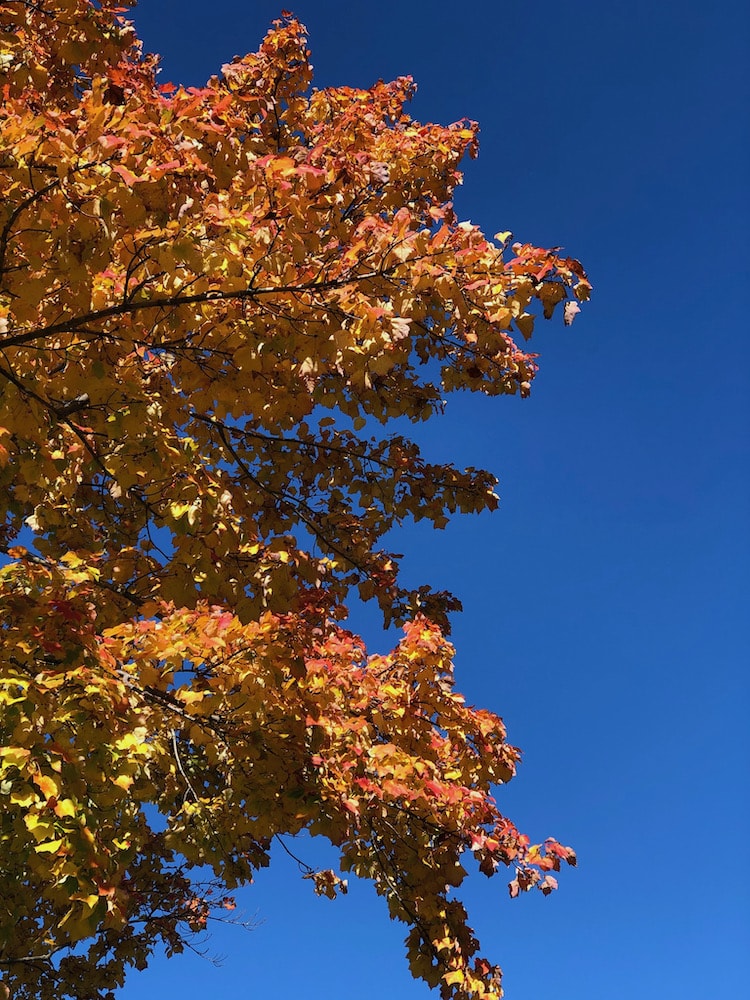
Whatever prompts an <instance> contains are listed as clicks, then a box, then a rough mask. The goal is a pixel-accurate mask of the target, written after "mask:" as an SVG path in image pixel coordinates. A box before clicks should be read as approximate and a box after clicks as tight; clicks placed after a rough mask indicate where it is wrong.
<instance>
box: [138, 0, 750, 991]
mask: <svg viewBox="0 0 750 1000" xmlns="http://www.w3.org/2000/svg"><path fill="white" fill-rule="evenodd" d="M285 3H286V5H287V6H292V7H293V10H294V12H295V13H296V14H297V15H298V16H299V17H300V18H301V19H302V20H303V21H304V22H305V23H306V24H307V26H308V28H309V31H310V47H311V49H312V59H313V63H314V66H315V72H316V83H317V84H318V85H319V86H329V85H335V84H344V85H350V86H368V85H369V84H371V83H373V82H374V81H375V80H377V79H378V78H381V77H382V78H385V79H389V78H393V77H395V76H398V75H403V74H410V75H412V76H413V77H414V78H415V79H416V81H417V83H418V85H419V92H418V94H417V97H416V99H415V100H414V102H413V106H412V113H413V114H414V116H415V117H417V118H418V119H420V120H422V121H438V122H441V123H447V122H450V121H454V120H456V119H459V118H462V117H469V118H473V119H477V120H478V121H479V122H480V124H481V126H482V132H481V153H480V157H479V159H478V160H477V161H476V162H471V163H468V164H467V166H466V178H465V185H464V187H463V188H462V190H461V191H460V196H459V198H458V200H457V206H458V211H459V214H460V215H461V216H462V217H463V218H468V219H471V221H472V222H475V223H476V224H478V225H480V226H481V227H482V228H483V229H484V230H485V231H486V232H487V233H494V232H496V231H498V230H507V229H510V230H512V231H513V232H514V234H515V236H516V238H518V239H522V240H524V241H529V242H534V243H536V244H538V245H541V246H552V245H559V244H562V245H564V246H565V248H566V250H567V251H568V252H569V253H571V254H573V255H575V256H577V257H579V258H580V259H581V260H582V261H583V262H584V264H585V266H586V267H587V269H588V271H589V274H590V277H591V279H592V281H593V284H594V298H593V300H592V302H591V304H590V305H588V306H586V307H585V309H584V310H583V312H582V313H581V314H580V316H579V317H578V318H577V320H576V322H575V324H574V325H573V326H572V327H571V328H570V329H566V328H564V327H563V326H562V324H561V323H560V322H559V321H555V322H554V323H550V324H541V323H540V324H538V326H537V333H536V335H535V340H534V344H535V349H536V350H538V351H539V353H540V355H541V359H540V360H541V366H542V370H541V373H540V375H539V376H538V378H537V380H536V382H535V385H534V389H533V392H532V396H531V398H530V399H528V400H523V401H522V400H517V399H503V398H501V399H497V400H482V399H478V398H472V397H469V396H467V395H458V396H455V397H453V398H451V399H450V402H449V406H448V410H447V414H446V417H445V419H444V420H443V422H442V423H441V424H437V425H436V426H434V427H430V428H427V429H425V431H424V435H423V437H422V438H421V440H422V444H423V447H424V450H425V451H426V452H427V454H428V455H429V457H430V458H431V459H433V460H440V459H443V460H454V461H455V462H456V463H457V464H460V465H476V466H480V467H486V468H489V469H491V470H492V471H493V472H495V473H496V474H497V475H498V476H499V477H500V493H501V497H502V503H501V506H500V510H499V511H498V512H497V513H496V514H494V515H493V516H482V517H478V518H473V519H471V518H469V519H464V520H462V521H459V522H455V523H454V524H453V525H452V526H451V527H449V528H448V529H447V530H446V531H445V532H441V533H439V534H437V533H434V532H428V531H425V530H421V529H414V528H410V529H408V530H405V531H404V532H403V536H400V537H399V538H398V541H397V542H394V547H395V548H397V550H400V551H404V552H405V553H406V554H407V555H406V558H405V560H404V572H405V574H406V577H407V578H408V579H410V580H413V582H414V583H415V584H420V583H423V582H426V581H429V582H431V583H432V584H433V585H434V586H435V587H436V588H438V589H439V588H442V587H447V588H450V589H451V590H453V591H454V592H455V593H457V594H458V595H459V596H460V597H461V599H462V600H463V602H464V607H465V611H464V613H463V615H461V616H460V617H459V619H458V620H457V621H456V624H455V629H454V640H455V642H456V645H457V649H458V653H457V673H458V686H459V689H460V690H462V691H464V692H465V693H466V694H467V696H468V698H469V700H470V701H472V702H474V703H476V704H479V705H482V706H484V707H487V708H491V709H493V710H495V711H497V712H499V713H500V714H501V715H502V716H503V717H504V719H505V721H506V724H507V725H508V729H509V733H510V738H511V741H512V742H514V743H516V744H518V745H519V746H521V747H522V748H523V750H524V762H523V765H522V767H521V770H520V773H519V775H518V777H517V778H516V780H515V781H514V782H513V783H512V784H511V785H510V786H509V787H507V788H504V789H502V791H501V793H500V795H499V802H500V805H501V807H502V808H504V809H505V810H506V811H507V813H508V814H509V815H510V816H511V818H513V819H514V820H515V821H516V822H517V824H518V825H519V826H520V828H521V829H523V830H525V831H526V832H527V833H529V834H530V835H531V836H532V838H533V839H534V840H539V839H543V838H544V837H545V836H547V835H554V836H555V837H557V838H558V839H559V840H561V841H562V842H563V843H566V844H572V845H574V846H575V847H576V849H577V850H578V854H579V864H580V867H579V868H578V870H576V871H573V870H570V869H569V870H566V871H565V872H564V873H563V875H562V877H561V879H560V884H561V888H560V891H559V892H557V893H553V895H552V896H550V897H549V898H543V897H541V895H539V894H535V895H534V896H526V897H523V898H521V899H517V900H510V899H509V898H508V895H507V891H506V889H505V881H504V880H502V879H501V878H496V879H493V880H492V881H487V880H486V879H484V878H483V877H482V876H481V875H479V874H478V873H477V874H473V875H472V877H471V878H470V880H469V881H468V883H466V884H465V886H464V888H463V890H462V892H463V898H464V899H465V900H466V902H467V904H468V906H469V910H470V913H471V915H472V917H473V923H474V926H475V928H476V929H477V930H478V932H479V934H480V938H481V940H482V943H483V953H484V954H486V955H487V956H488V957H489V958H491V959H493V960H495V961H499V962H500V963H501V964H502V966H503V968H504V970H505V981H504V985H505V989H506V996H507V997H508V998H509V1000H626V998H627V1000H632V998H634V997H638V998H639V1000H665V998H667V1000H669V998H672V997H674V998H679V1000H704V998H706V997H710V998H712V1000H717V998H718V1000H723V998H727V1000H729V998H732V1000H734V998H737V997H739V996H741V995H742V993H743V992H744V989H746V982H747V978H748V973H749V972H750V963H748V960H747V957H746V955H747V951H746V946H747V941H748V932H749V931H750V892H749V891H748V890H749V889H750V879H749V877H748V866H747V863H746V861H745V857H744V852H745V850H746V844H747V834H748V830H749V829H750V807H749V803H748V795H747V776H748V763H749V762H750V741H749V740H748V723H747V719H748V711H749V710H750V693H749V689H748V679H747V677H748V670H747V664H748V662H750V657H749V656H748V653H749V652H750V642H749V641H748V640H749V639H750V636H749V635H748V632H749V629H748V622H750V611H749V609H748V600H747V593H748V588H747V584H748V575H749V574H748V567H750V536H749V535H748V527H747V524H748V513H750V461H749V459H750V455H749V454H748V451H749V449H748V430H750V392H749V391H748V390H749V389H750V380H749V377H748V371H749V366H748V362H749V361H750V350H749V348H748V337H747V333H748V319H747V314H748V304H749V298H748V295H749V293H750V282H748V263H747V261H748V251H747V246H746V241H747V234H748V230H749V228H750V210H749V207H748V196H747V184H748V180H749V179H750V154H749V149H750V130H749V129H748V117H747V110H746V109H747V106H748V97H749V96H750V86H749V83H748V72H747V69H746V68H745V67H746V66H747V52H748V51H750V16H749V15H748V12H747V8H746V7H745V5H744V4H742V3H740V2H738V0H724V2H722V3H720V4H719V3H708V4H707V3H705V2H702V3H697V2H695V0H682V2H679V3H678V2H676V0H667V2H661V3H660V2H654V0H648V2H646V0H628V2H620V0H605V2H602V0H581V2H579V3H578V4H575V5H563V4H559V3H551V2H549V0H536V2H535V3H533V4H531V3H522V2H520V0H511V2H505V3H502V2H501V3H497V2H494V3H493V2H489V0H480V2H470V3H463V4H456V3H447V2H444V0H431V2H427V0H411V2H410V3H408V2H404V3H399V2H395V0H379V2H374V0H367V2H365V0H349V2H347V3H343V2H334V0H297V2H296V4H292V0H285ZM281 6H283V4H282V3H281V0H279V2H278V3H276V2H269V0H211V2H210V3H207V2H206V0H142V2H141V3H140V5H139V7H138V8H137V9H136V11H135V14H134V19H135V22H136V25H137V26H138V28H139V31H140V34H141V36H142V37H143V38H144V40H145V45H146V48H147V49H148V50H151V51H157V52H160V53H161V54H162V56H163V66H164V71H163V79H164V80H165V81H166V80H173V81H174V82H180V83H186V84H201V83H202V82H204V81H205V80H206V79H207V77H208V76H210V75H211V74H213V73H215V72H217V71H218V69H219V67H220V65H221V64H222V63H223V62H227V61H229V60H230V59H231V57H232V56H233V55H235V54H241V53H244V52H246V51H250V50H253V49H255V48H257V45H258V43H259V42H260V40H261V38H262V36H263V34H264V33H265V31H266V29H267V27H268V25H269V23H270V21H271V20H272V19H273V18H274V17H276V16H278V14H279V13H280V9H281ZM353 625H354V626H356V627H358V628H361V629H362V630H363V631H364V633H365V635H366V636H367V638H368V640H369V641H370V643H371V645H372V647H373V649H380V650H383V649H385V648H386V647H388V646H389V642H390V640H389V639H387V638H383V637H382V636H380V635H379V634H378V631H377V628H376V625H375V619H374V617H373V616H372V615H369V614H363V613H358V614H357V615H356V616H355V618H354V619H353ZM294 849H295V850H297V851H298V853H300V855H301V856H302V857H304V858H305V860H307V861H311V862H312V863H317V862H322V863H325V859H326V858H327V857H329V856H328V855H327V854H326V852H325V851H324V850H323V849H322V848H321V847H320V846H318V845H317V844H315V843H312V842H309V843H304V842H299V841H298V842H297V843H295V844H294ZM239 904H240V910H241V911H243V912H244V914H245V917H246V918H247V919H249V920H252V921H253V922H254V923H255V924H256V925H257V926H256V927H255V929H254V930H253V931H251V932H247V931H244V930H240V929H237V928H229V927H227V928H224V927H219V928H218V929H217V930H215V931H214V933H213V935H212V937H211V939H210V940H209V941H207V942H206V949H207V951H208V954H209V955H213V956H216V955H219V956H221V957H223V962H222V964H221V966H220V967H219V968H215V967H214V966H213V965H211V964H210V963H209V962H207V961H205V960H202V959H199V958H196V957H194V956H183V957H180V958H176V959H173V960H171V961H166V960H163V959H159V960H156V961H155V962H154V964H153V966H152V968H151V969H149V970H148V971H147V972H145V973H135V972H134V973H133V974H132V975H131V978H130V980H129V982H128V985H127V986H126V988H125V989H124V990H122V991H121V994H120V996H121V998H122V1000H136V998H137V1000H152V998H153V1000H158V998H160V997H161V996H162V995H163V994H164V993H165V991H169V994H170V995H176V996H179V997H180V1000H198V998H203V997H205V996H206V994H207V993H209V995H213V996H216V997H219V998H223V997H230V996H231V997H233V998H248V1000H256V998H257V1000H269V998H276V997H283V998H285V1000H286V998H292V997H294V998H296V997H300V998H304V1000H349V998H350V997H354V998H356V1000H383V997H384V996H387V997H388V998H390V1000H428V998H429V997H430V996H431V995H432V994H430V992H429V991H428V989H427V988H426V986H424V985H423V984H422V983H418V982H415V981H413V980H412V979H411V976H410V974H409V972H408V969H407V966H406V963H405V959H404V955H403V946H402V940H403V936H404V928H403V927H401V926H398V925H394V924H391V923H389V920H388V917H387V914H386V909H385V904H384V902H383V901H382V900H380V899H378V898H377V897H376V896H375V893H374V891H373V890H372V888H371V887H370V886H369V885H367V884H360V885H356V886H355V885H352V886H351V891H350V894H349V896H348V897H345V898H343V899H340V900H338V901H336V902H329V901H328V900H326V899H317V898H315V897H314V896H313V893H312V889H311V886H310V884H309V883H308V882H303V881H302V880H301V879H300V878H299V875H298V873H297V872H296V871H295V867H294V865H293V863H291V862H290V860H289V859H288V858H287V857H284V856H283V855H277V856H275V858H274V862H273V864H272V866H271V868H270V870H269V871H267V872H264V873H262V874H261V876H260V877H259V878H258V880H257V883H256V885H254V886H253V887H251V888H249V889H247V890H244V891H243V892H242V893H240V895H239Z"/></svg>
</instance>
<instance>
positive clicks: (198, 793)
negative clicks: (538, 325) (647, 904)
mask: <svg viewBox="0 0 750 1000" xmlns="http://www.w3.org/2000/svg"><path fill="white" fill-rule="evenodd" d="M128 6H132V4H131V3H129V2H128V0H100V2H97V3H94V2H93V0H34V2H31V0H29V2H23V0H19V2H5V3H3V4H2V5H1V7H0V28H1V32H0V88H1V95H2V100H1V102H0V126H1V128H2V145H1V146H0V194H1V196H2V197H1V198H0V466H1V467H0V479H1V481H2V494H1V498H2V499H1V503H2V524H1V525H0V548H1V549H2V552H3V553H4V557H3V563H2V569H0V592H1V594H2V627H1V628H0V653H1V659H0V663H1V674H0V703H1V704H2V717H1V719H0V728H1V729H2V749H0V795H2V812H1V813H0V840H1V846H0V973H1V974H2V976H3V977H4V982H5V984H6V985H7V986H8V987H10V990H11V995H12V996H13V997H14V1000H23V998H32V997H34V998H41V1000H46V998H52V997H55V998H59V997H63V998H65V997H68V998H84V997H85V998H92V997H100V998H101V997H109V996H111V995H112V994H111V992H110V991H111V990H112V989H113V988H115V987H116V986H117V985H119V984H121V982H122V980H123V976H124V973H125V970H126V969H127V968H128V967H130V966H134V967H135V968H143V967H144V966H145V964H146V963H147V961H148V959H149V956H150V955H151V954H152V952H153V950H154V948H156V947H161V946H166V949H167V951H168V952H169V953H174V952H179V951H180V950H182V948H183V947H184V945H185V943H186V942H189V941H190V939H191V935H192V934H193V933H195V932H197V931H200V929H201V928H203V927H204V926H205V925H206V922H207V920H209V919H210V918H211V916H212V914H214V913H215V912H216V910H217V909H218V910H221V909H222V908H224V909H225V910H226V909H228V908H231V907H232V906H233V902H232V899H231V893H232V890H233V889H234V888H235V887H237V886H239V885H241V884H246V883H249V882H251V881H252V878H253V873H254V872H255V871H256V870H257V869H258V868H259V867H261V866H264V865H267V864H268V862H269V852H270V850H271V847H272V845H273V843H274V841H275V840H277V839H279V838H283V837H284V836H287V835H294V834H297V833H299V832H300V831H305V830H306V831H310V832H312V833H314V834H322V835H323V836H324V837H326V838H327V839H328V840H329V841H330V842H331V843H332V844H333V845H335V847H336V848H337V850H338V853H339V856H340V871H341V872H343V873H346V872H351V873H353V874H354V875H357V876H360V877H363V878H366V879H370V880H372V882H373V883H374V885H375V888H376V890H377V892H378V893H379V894H380V895H382V896H383V897H385V900H386V902H387V906H388V910H389V912H390V915H391V917H393V918H395V919H397V920H400V921H403V922H404V923H405V924H406V925H407V927H408V933H407V937H406V947H407V953H408V959H409V963H410V967H411V970H412V972H413V974H414V975H415V976H420V977H422V978H423V979H425V980H426V981H427V982H428V983H429V984H430V985H433V986H439V987H440V990H441V993H442V996H443V997H444V998H455V1000H467V998H470V997H471V998H478V997H498V996H500V994H501V990H500V973H499V970H498V969H497V968H496V967H495V966H492V965H490V964H489V962H487V961H486V960H485V959H483V958H481V957H478V954H477V948H478V945H477V942H476V940H475V938H474V936H473V933H472V931H471V929H470V927H469V926H468V924H467V917H466V913H465V911H464V908H463V906H462V904H461V903H460V902H459V900H458V899H457V898H456V897H455V894H454V889H455V887H457V886H459V885H460V883H461V882H462V880H463V878H464V876H465V874H466V871H465V869H464V866H463V861H464V860H465V859H466V858H467V857H469V856H470V855H472V854H473V856H474V858H475V859H476V862H477V863H478V867H479V869H480V870H481V871H482V872H483V873H484V874H485V875H488V876H491V875H494V874H495V872H496V871H498V869H503V870H505V869H509V870H510V876H511V882H510V885H511V895H516V894H518V893H519V892H521V891H524V890H528V889H530V888H532V887H536V888H538V889H541V891H542V892H543V893H548V892H550V891H551V889H553V888H554V886H555V880H554V877H553V875H552V874H551V873H552V872H553V871H556V870H557V869H558V868H559V866H560V863H561V861H568V862H574V860H575V859H574V855H573V853H572V851H571V850H570V849H568V848H565V847H562V846H561V845H560V844H559V843H558V842H556V841H554V840H548V841H546V842H544V843H543V844H541V845H532V844H531V843H530V841H529V839H528V838H527V837H526V836H524V835H522V834H520V833H519V832H518V830H517V829H516V828H515V826H514V825H513V823H512V822H511V821H510V820H509V819H507V818H506V817H505V816H504V815H503V814H502V813H501V812H500V811H499V808H498V805H497V803H496V801H495V798H494V797H493V788H494V786H497V785H500V784H502V783H504V782H507V781H508V780H510V778H511V777H512V776H513V774H514V772H515V768H516V764H517V762H518V759H519V753H518V751H517V750H516V749H515V748H514V747H513V746H511V745H509V744H508V743H507V742H506V735H505V730H504V728H503V724H502V722H501V720H500V719H499V718H498V717H497V716H496V715H494V714H492V713H491V712H488V711H484V710H480V709H474V708H469V707H467V706H466V705H465V703H464V701H463V699H462V698H461V696H460V695H459V694H457V693H456V691H455V690H454V687H453V668H452V652H453V651H452V649H451V646H450V645H449V643H448V641H447V639H446V637H445V636H446V633H447V616H448V614H449V613H450V612H451V611H453V610H455V609H456V608H457V607H458V602H457V601H456V600H455V599H454V598H452V597H451V596H450V595H449V594H445V593H433V592H432V591H431V590H430V589H429V588H428V587H416V588H414V587H411V588H410V587H409V586H408V585H406V584H405V583H404V582H403V581H402V579H401V577H400V575H399V568H398V557H397V556H396V555H394V554H393V553H391V552H389V551H388V550H387V542H386V536H387V535H388V533H389V532H390V531H391V529H392V528H394V527H395V526H397V525H399V524H401V523H402V522H403V521H407V520H409V519H411V520H421V519H426V520H428V521H430V522H431V523H432V524H433V525H435V527H442V526H443V525H444V524H445V523H446V521H447V518H448V517H449V516H450V515H451V514H454V513H456V512H475V511H482V510H487V509H493V508H495V506H496V504H497V500H496V497H495V493H494V492H493V487H494V485H495V480H494V478H493V477H492V476H491V475H489V474H488V473H486V472H482V471H479V470H476V469H463V470H462V469H460V468H457V467H456V466H454V465H452V464H444V465H434V464H430V463H428V462H427V461H425V460H424V458H423V457H422V456H421V455H420V451H419V449H418V447H417V446H416V445H415V443H414V442H413V441H412V440H410V439H409V437H408V436H405V435H404V434H403V433H394V432H393V429H394V424H393V422H394V421H398V425H397V428H398V430H399V431H403V428H404V427H405V426H408V422H409V421H411V422H412V423H417V422H419V421H425V420H428V419H431V418H433V417H436V416H438V415H439V414H440V413H441V411H442V409H443V407H444V399H445V397H446V395H447V394H449V393H451V392H453V391H456V390H459V389H469V390H472V391H475V392H480V393H484V394H486V395H490V396H496V395H502V394H521V395H523V396H525V395H527V394H528V392H529V389H530V385H531V382H532V379H533V377H534V373H535V370H536V366H535V361H534V355H532V354H529V353H528V352H527V350H526V349H525V348H524V346H523V340H524V339H528V337H529V336H530V335H531V332H532V327H533V323H534V318H533V317H534V312H535V308H534V307H535V306H537V307H538V308H540V309H541V311H543V313H544V315H545V316H547V317H549V316H551V315H552V313H553V312H554V310H555V308H556V306H558V305H561V306H562V308H563V309H564V313H565V319H566V321H568V322H569V321H570V320H571V319H572V317H573V315H574V313H575V312H576V311H577V309H578V306H577V304H576V303H577V302H578V301H582V300H585V299H586V298H587V297H588V293H589V284H588V282H587V280H586V277H585V274H584V272H583V271H582V269H581V267H580V265H579V264H578V263H577V262H576V261H574V260H570V259H568V258H564V257H562V256H561V255H560V254H559V252H558V251H556V250H544V249H539V248H536V247H534V246H530V245H526V244H524V245H520V244H514V245H513V246H510V245H509V242H510V240H509V234H498V236H497V237H495V240H494V241H493V240H489V239H487V238H486V237H485V236H484V235H483V234H482V233H481V232H480V231H479V229H477V228H476V227H475V226H473V225H471V224H469V223H465V222H459V221H457V219H456V216H455V215H454V211H453V207H452V197H453V192H454V189H455V187H456V185H457V184H458V183H459V182H460V178H461V175H460V173H459V163H460V161H461V159H462V157H463V156H464V155H465V154H466V153H467V152H468V153H469V154H470V155H473V153H474V152H475V150H476V127H475V125H474V124H472V123H470V122H460V123H458V124H454V125H451V126H448V127H443V126H439V125H422V124H420V123H418V122H416V121H414V120H413V119H412V118H411V117H409V115H408V114H407V112H406V111H405V105H406V103H407V102H408V99H409V97H410V96H411V94H412V91H413V84H412V82H411V80H409V79H399V80H396V81H395V82H393V83H387V84H386V83H382V82H381V83H378V84H376V85H375V86H374V87H372V88H371V89H369V90H357V89H351V88H347V87H339V88H335V89H324V90H315V89H312V87H311V71H310V63H309V60H308V51H307V48H306V40H305V33H304V29H303V27H302V26H301V25H300V24H299V23H298V22H297V21H296V20H294V18H292V17H291V16H290V15H284V16H283V18H282V19H281V20H280V21H278V22H276V23H275V24H274V26H273V28H272V30H271V31H270V33H269V34H268V36H267V37H266V39H265V40H264V42H263V44H262V45H261V47H260V50H259V51H258V52H257V53H256V54H254V55H248V56H246V57H244V58H241V59H235V60H234V61H233V62H231V63H228V64H227V65H225V66H223V67H222V69H221V73H220V74H219V75H218V76H215V77H212V78H211V79H210V80H209V81H208V83H207V84H206V85H205V86H204V87H200V88H195V87H182V86H179V87H177V86H173V85H171V84H169V83H163V84H158V83H157V75H156V72H157V60H156V59H155V58H154V57H152V56H147V55H144V54H143V52H142V49H141V46H140V43H139V42H138V40H137V38H136V35H135V33H134V29H133V26H132V24H131V23H129V22H128V21H127V20H126V19H125V16H124V15H125V14H126V13H127V10H126V8H127V7H128ZM519 334H520V337H521V340H520V344H521V346H519V341H518V339H517V337H518V335H519ZM514 338H515V339H514ZM352 597H354V598H356V599H362V600H365V601H375V602H377V604H378V605H379V607H380V608H381V609H382V612H383V616H384V619H385V621H386V622H387V623H390V622H395V623H398V624H400V625H402V626H403V630H404V637H403V639H402V640H401V642H400V643H399V644H398V645H397V647H396V648H395V649H394V650H393V651H392V652H390V653H388V654H387V655H368V654H367V653H366V651H365V648H364V645H363V643H362V641H361V640H360V639H359V638H358V637H357V636H355V635H353V634H352V633H351V632H350V631H348V630H347V629H346V628H345V627H344V625H343V624H342V622H343V621H344V619H345V617H346V610H345V608H346V603H347V601H350V600H351V599H352ZM207 871H208V872H209V873H211V874H210V875H209V877H208V879H207V880H206V876H205V872H207ZM198 872H199V873H200V876H199V875H197V874H196V873H198ZM308 874H309V876H310V878H311V882H312V884H313V887H314V889H315V890H316V891H317V892H318V893H321V894H324V895H329V896H333V895H335V894H336V893H337V892H338V891H340V890H342V889H345V882H344V881H343V879H342V877H341V875H340V874H337V873H335V872H333V871H320V872H319V871H312V870H311V871H310V872H309V873H308Z"/></svg>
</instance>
